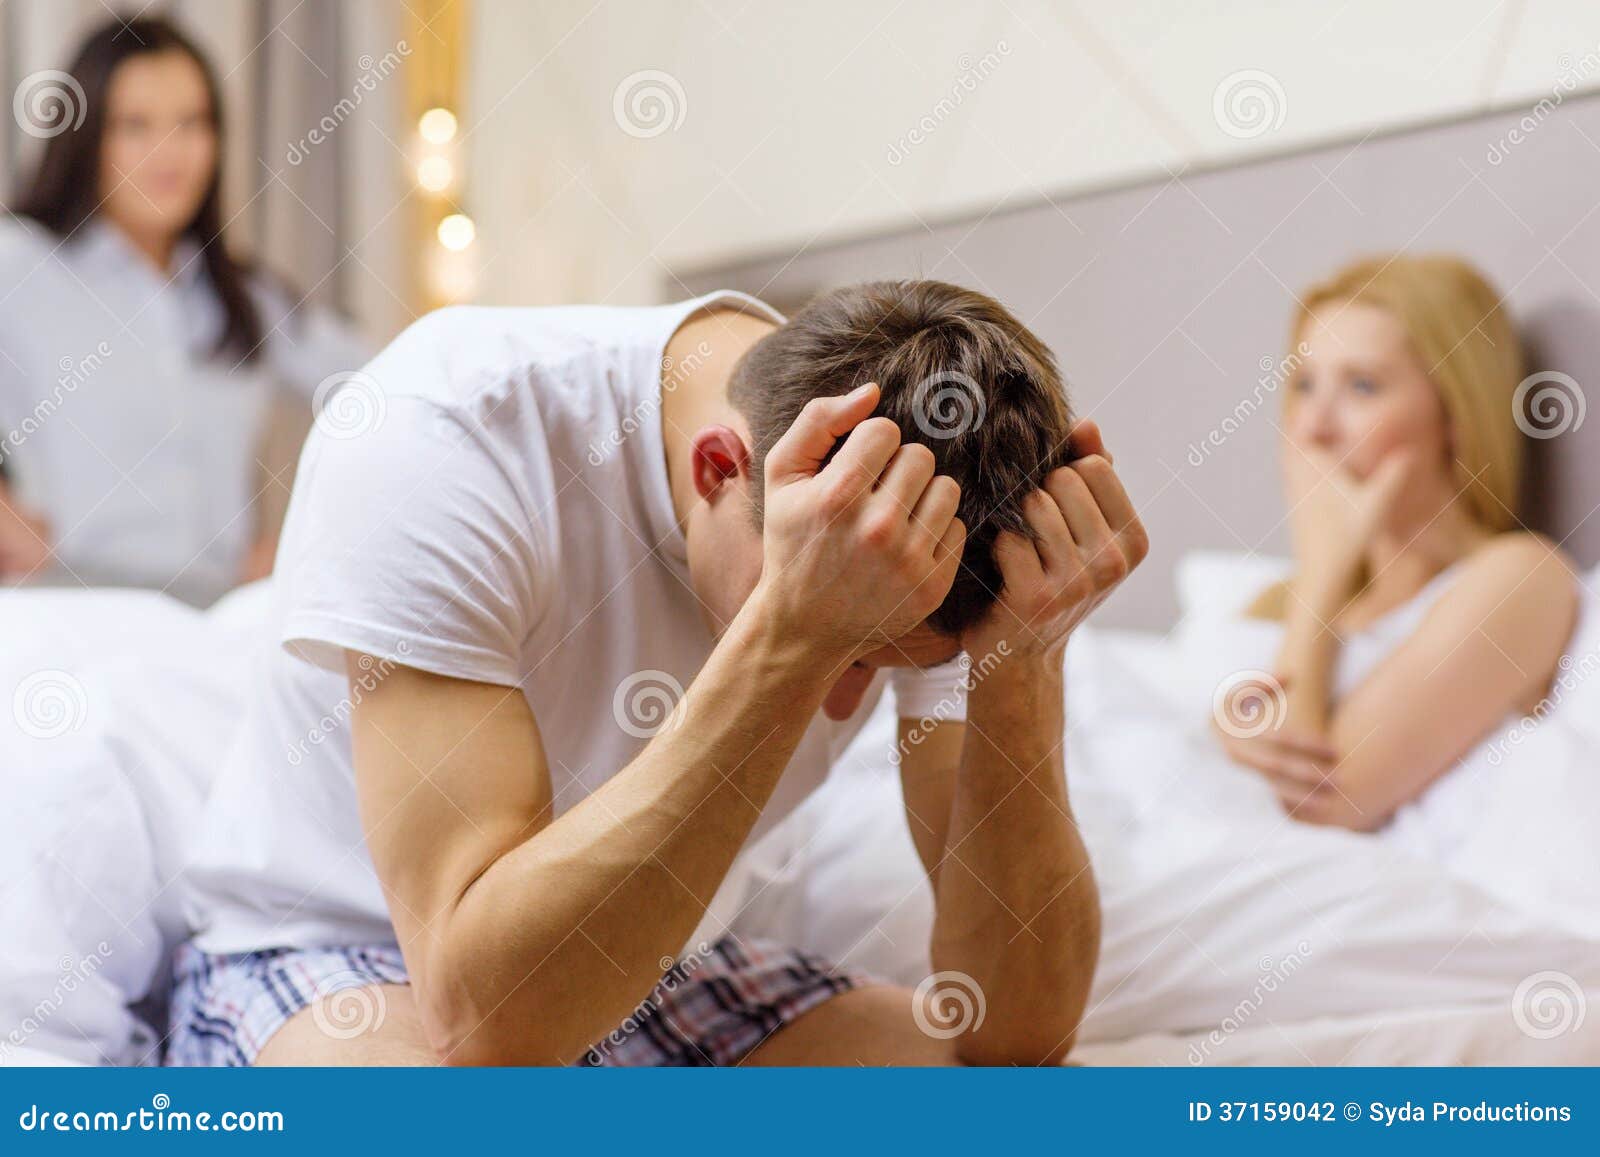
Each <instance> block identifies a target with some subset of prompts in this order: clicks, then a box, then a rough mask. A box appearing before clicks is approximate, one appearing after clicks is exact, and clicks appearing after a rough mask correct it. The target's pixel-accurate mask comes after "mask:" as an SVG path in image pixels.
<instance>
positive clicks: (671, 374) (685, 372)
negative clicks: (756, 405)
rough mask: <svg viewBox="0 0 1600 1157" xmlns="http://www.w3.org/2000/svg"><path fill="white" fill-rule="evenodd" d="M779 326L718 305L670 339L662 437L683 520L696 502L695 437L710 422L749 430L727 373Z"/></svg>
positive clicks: (675, 500) (663, 378) (676, 508)
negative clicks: (730, 390)
mask: <svg viewBox="0 0 1600 1157" xmlns="http://www.w3.org/2000/svg"><path fill="white" fill-rule="evenodd" d="M775 328H777V327H776V326H774V325H773V324H772V322H770V321H768V320H766V319H765V318H762V317H758V316H756V315H755V314H750V313H744V312H742V311H740V310H738V309H734V308H732V307H717V308H713V309H709V310H706V311H703V312H701V313H697V314H695V315H694V316H693V317H691V318H690V319H689V320H688V321H686V322H684V323H683V324H682V325H681V326H679V327H678V331H677V332H676V333H675V334H673V335H672V337H671V339H670V340H668V342H667V352H666V357H665V358H664V359H663V361H662V367H661V440H662V444H663V445H664V446H665V447H666V454H667V478H668V480H669V483H670V485H671V488H672V508H673V510H674V512H675V513H676V514H677V517H678V522H679V523H680V524H681V523H682V522H683V520H684V519H685V518H686V517H687V516H688V513H689V510H690V509H691V508H692V507H693V506H694V504H695V502H696V495H695V488H694V479H693V477H692V476H691V473H690V443H691V440H692V439H693V438H694V435H695V432H696V431H697V430H700V429H702V428H703V427H705V426H708V425H717V424H720V425H724V426H729V427H731V428H733V429H735V430H738V431H739V432H740V433H741V434H744V433H747V431H746V428H745V422H744V419H743V418H742V417H741V416H740V414H739V412H738V411H737V410H736V409H734V408H733V406H732V404H731V403H729V401H728V379H729V378H730V377H731V376H732V373H733V367H734V365H735V364H736V363H737V362H738V360H739V358H740V357H742V356H743V355H744V352H745V350H747V349H749V348H750V347H751V346H752V345H754V344H755V343H756V342H758V341H760V340H761V339H762V338H763V337H765V336H766V335H767V334H769V333H771V332H772V331H773V330H774V329H775Z"/></svg>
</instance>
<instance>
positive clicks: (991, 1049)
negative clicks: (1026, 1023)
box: [955, 1024, 1078, 1068]
mask: <svg viewBox="0 0 1600 1157" xmlns="http://www.w3.org/2000/svg"><path fill="white" fill-rule="evenodd" d="M1062 1031H1063V1033H1064V1035H1059V1036H1058V1035H1056V1034H1055V1033H1054V1032H1053V1031H1046V1032H1029V1033H1025V1034H1017V1035H1015V1036H1012V1037H1010V1038H1006V1037H1002V1036H997V1035H994V1034H985V1033H982V1032H973V1033H965V1034H963V1035H962V1036H960V1037H958V1038H957V1039H956V1041H955V1056H956V1061H957V1062H958V1063H960V1064H963V1065H970V1066H972V1067H974V1068H1021V1067H1024V1066H1026V1067H1028V1068H1039V1067H1042V1066H1043V1067H1047V1066H1052V1065H1059V1064H1061V1063H1062V1062H1063V1061H1064V1060H1066V1058H1067V1055H1068V1054H1069V1053H1070V1052H1072V1046H1073V1045H1074V1044H1076V1043H1077V1039H1078V1026H1077V1025H1076V1024H1074V1025H1072V1026H1071V1027H1068V1028H1065V1029H1063V1030H1062Z"/></svg>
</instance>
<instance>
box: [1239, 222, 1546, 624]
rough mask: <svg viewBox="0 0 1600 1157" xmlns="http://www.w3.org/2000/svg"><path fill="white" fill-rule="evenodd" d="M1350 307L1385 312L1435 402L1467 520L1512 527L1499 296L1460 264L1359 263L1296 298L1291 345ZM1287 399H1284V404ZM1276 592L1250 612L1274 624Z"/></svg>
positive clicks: (1514, 497)
mask: <svg viewBox="0 0 1600 1157" xmlns="http://www.w3.org/2000/svg"><path fill="white" fill-rule="evenodd" d="M1350 302H1354V303H1357V304H1360V305H1370V306H1375V307H1377V308H1379V309H1382V310H1384V311H1385V312H1386V313H1388V314H1389V315H1390V316H1391V317H1393V318H1394V319H1395V320H1396V321H1398V322H1399V323H1400V325H1401V327H1402V328H1403V329H1404V330H1405V331H1406V336H1407V338H1408V339H1409V341H1410V344H1411V349H1412V352H1413V353H1414V354H1415V355H1416V356H1417V358H1419V359H1420V360H1421V363H1422V365H1423V367H1424V369H1425V370H1426V371H1427V374H1428V378H1429V380H1430V381H1431V382H1432V383H1433V384H1434V387H1435V388H1436V389H1437V390H1438V391H1439V397H1440V400H1441V401H1442V402H1443V404H1444V411H1445V416H1446V418H1447V420H1448V421H1449V424H1450V430H1451V436H1452V443H1453V450H1454V453H1453V458H1454V468H1453V472H1454V475H1455V480H1456V486H1457V490H1458V492H1459V493H1460V494H1461V496H1462V498H1463V500H1464V502H1465V504H1466V511H1467V513H1468V514H1469V515H1470V516H1471V517H1472V519H1473V520H1474V521H1475V522H1477V523H1478V524H1479V525H1481V526H1483V527H1485V528H1486V529H1488V530H1491V531H1494V532H1497V533H1498V532H1500V531H1504V530H1509V529H1511V528H1512V527H1513V526H1515V525H1517V511H1518V509H1519V491H1520V490H1521V480H1522V462H1523V452H1524V446H1525V443H1524V439H1523V434H1522V431H1521V429H1520V428H1519V427H1518V425H1517V422H1516V417H1515V414H1514V412H1513V411H1514V406H1513V397H1514V395H1515V393H1516V389H1517V386H1518V384H1519V383H1520V382H1521V381H1522V379H1523V376H1524V372H1525V370H1524V358H1523V349H1522V341H1521V339H1520V338H1519V337H1518V335H1517V331H1516V328H1515V327H1514V326H1513V325H1512V322H1511V318H1510V317H1509V315H1508V314H1507V312H1506V310H1505V309H1504V307H1503V306H1502V305H1501V300H1500V294H1499V293H1498V292H1496V290H1495V289H1494V287H1493V286H1492V285H1490V284H1489V282H1488V280H1487V279H1486V278H1485V277H1484V276H1483V275H1482V274H1481V273H1479V272H1478V271H1477V270H1476V269H1474V268H1473V267H1472V266H1471V265H1470V264H1469V263H1468V262H1466V261H1463V260H1461V259H1460V258H1459V257H1449V256H1442V255H1433V256H1417V257H1413V256H1410V255H1407V254H1403V253H1397V254H1392V255H1389V256H1379V257H1368V258H1363V259H1361V260H1359V261H1355V262H1352V263H1351V264H1349V265H1346V266H1345V267H1344V268H1342V269H1340V270H1339V271H1338V272H1337V273H1335V274H1333V275H1332V276H1331V277H1329V278H1327V279H1326V280H1324V281H1321V282H1319V283H1317V284H1316V285H1314V286H1312V287H1311V288H1310V289H1309V290H1308V291H1307V292H1306V293H1304V294H1302V295H1301V298H1300V307H1299V310H1298V311H1297V312H1296V314H1295V317H1294V321H1293V324H1292V325H1291V326H1290V331H1289V340H1290V345H1291V346H1295V345H1296V343H1297V342H1299V340H1300V338H1301V335H1302V334H1303V333H1304V332H1305V327H1306V324H1307V322H1309V321H1310V320H1311V316H1312V314H1314V313H1315V312H1316V311H1318V310H1320V309H1322V308H1324V307H1326V306H1329V305H1337V304H1340V303H1350ZM1296 348H1298V347H1296ZM1294 398H1295V393H1294V392H1293V391H1290V393H1289V394H1288V397H1287V398H1286V399H1285V403H1284V404H1285V406H1291V405H1293V404H1294ZM1285 594H1286V592H1285V591H1284V590H1282V589H1280V588H1274V589H1270V590H1268V591H1266V592H1264V593H1263V595H1262V597H1261V598H1260V599H1259V600H1258V601H1257V603H1256V605H1255V607H1254V608H1253V613H1255V614H1257V615H1259V616H1262V617H1269V618H1275V617H1278V616H1279V615H1280V614H1281V607H1282V605H1283V596H1284V595H1285Z"/></svg>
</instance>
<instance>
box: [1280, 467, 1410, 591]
mask: <svg viewBox="0 0 1600 1157" xmlns="http://www.w3.org/2000/svg"><path fill="white" fill-rule="evenodd" d="M1412 457H1413V455H1412V453H1411V452H1410V451H1409V450H1406V449H1400V450H1394V451H1391V452H1390V453H1389V454H1387V455H1385V456H1384V458H1383V459H1381V460H1380V461H1379V463H1378V465H1377V468H1376V469H1374V470H1373V471H1372V473H1370V474H1369V475H1367V477H1365V478H1358V477H1356V475H1355V474H1353V473H1352V472H1351V471H1350V470H1349V469H1348V468H1347V467H1346V466H1345V465H1344V463H1343V462H1342V460H1340V459H1339V458H1337V457H1336V456H1335V455H1333V454H1332V453H1330V452H1329V451H1327V450H1323V449H1320V448H1318V447H1314V446H1300V445H1296V444H1293V443H1291V444H1290V446H1289V448H1288V452H1287V453H1286V454H1285V456H1284V471H1285V474H1286V481H1287V484H1288V490H1289V503H1290V510H1289V526H1290V531H1291V534H1292V537H1293V539H1294V554H1295V563H1296V570H1297V573H1298V575H1299V576H1300V580H1301V583H1302V584H1303V585H1304V587H1305V588H1306V590H1307V592H1309V593H1312V594H1315V595H1318V596H1322V597H1326V598H1338V599H1340V600H1341V601H1342V596H1344V595H1347V594H1349V588H1350V586H1351V585H1352V584H1353V582H1354V580H1355V576H1356V572H1357V570H1358V569H1359V567H1360V564H1361V559H1362V556H1363V555H1364V554H1365V553H1366V550H1367V547H1368V546H1369V545H1370V544H1371V542H1372V540H1373V537H1374V536H1375V535H1376V534H1377V533H1378V531H1379V530H1380V529H1381V528H1382V527H1383V525H1384V523H1385V521H1386V520H1387V519H1388V516H1389V513H1390V511H1391V510H1393V509H1394V504H1395V500H1396V499H1397V498H1398V497H1399V495H1400V491H1401V489H1402V487H1403V485H1404V483H1405V480H1406V477H1407V476H1408V474H1409V473H1410V466H1411V460H1412Z"/></svg>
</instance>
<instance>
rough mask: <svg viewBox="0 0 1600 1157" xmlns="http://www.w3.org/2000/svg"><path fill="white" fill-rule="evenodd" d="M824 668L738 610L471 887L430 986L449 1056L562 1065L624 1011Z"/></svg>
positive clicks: (747, 821)
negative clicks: (653, 729) (656, 726)
mask: <svg viewBox="0 0 1600 1157" xmlns="http://www.w3.org/2000/svg"><path fill="white" fill-rule="evenodd" d="M754 601H755V600H752V604H753V603H754ZM833 665H834V664H833V662H832V661H831V660H829V659H827V658H825V657H820V656H818V655H817V654H815V653H813V652H811V651H808V650H806V649H805V648H804V647H803V646H801V645H800V644H797V643H795V642H794V641H793V640H780V639H777V638H774V637H773V632H771V631H769V630H767V629H766V628H765V626H764V625H763V622H762V619H761V615H760V611H759V608H757V607H755V606H753V605H750V606H747V608H746V611H745V612H744V613H741V614H740V616H739V617H738V618H737V619H736V620H735V621H734V623H733V624H732V626H731V627H730V628H729V630H728V632H727V635H726V636H725V637H724V639H723V640H722V642H721V643H720V644H719V646H718V647H717V649H716V651H715V652H714V653H713V655H712V656H711V658H710V659H709V660H708V661H707V663H706V665H705V667H704V668H703V669H702V670H701V672H700V674H699V676H698V677H697V678H696V679H695V681H694V683H693V685H692V686H691V687H690V688H689V690H688V692H687V693H686V695H685V702H684V703H683V704H680V706H679V708H678V711H677V712H676V713H675V715H674V716H673V717H672V718H671V719H670V720H669V722H668V723H667V725H666V726H665V727H664V728H663V729H662V731H661V732H659V733H658V734H657V735H656V736H655V737H654V738H653V739H652V740H651V742H650V745H649V746H648V747H647V748H646V749H645V750H644V751H643V752H642V753H641V754H640V755H639V756H638V758H636V759H635V760H634V761H633V762H632V763H630V764H629V765H628V766H627V767H626V768H625V769H623V770H622V771H621V772H619V773H618V774H617V775H616V777H614V778H613V779H612V780H610V781H609V782H607V783H606V784H605V785H604V786H603V787H601V788H600V789H599V790H598V791H596V792H595V793H594V794H593V795H592V796H590V797H589V798H587V799H586V800H584V801H583V802H581V803H579V804H578V805H576V806H575V807H574V808H573V809H572V810H571V811H569V812H567V813H565V814H564V815H562V816H561V817H560V818H559V819H557V820H556V821H555V822H554V823H552V824H551V825H550V826H549V827H547V828H545V829H544V830H542V831H540V832H539V833H538V834H536V835H534V836H532V837H531V838H528V839H525V840H524V841H522V842H521V843H520V844H519V845H517V846H516V847H515V848H513V849H512V850H511V851H509V852H508V853H507V854H506V855H504V856H502V857H501V858H500V859H499V860H497V861H496V862H495V863H494V864H492V865H491V866H490V867H489V868H488V870H487V871H485V872H484V873H483V874H482V875H481V876H480V877H479V878H478V879H477V880H476V881H474V882H473V884H472V885H471V886H470V887H469V888H468V889H467V890H466V892H465V893H464V894H463V895H462V897H461V899H460V902H459V904H458V905H457V906H456V907H455V908H454V909H453V911H451V913H450V914H449V918H448V921H447V922H446V925H445V927H444V928H443V930H442V946H443V952H442V955H441V956H439V957H438V958H437V959H438V968H437V969H436V971H437V972H440V973H448V975H436V976H435V977H433V978H432V979H433V980H434V982H435V983H434V984H433V985H432V986H431V987H433V988H434V989H435V991H440V992H442V993H444V996H443V998H442V999H443V1006H444V1007H443V1011H442V1013H441V1016H440V1019H441V1020H442V1021H443V1022H444V1023H446V1024H447V1025H448V1026H449V1028H448V1030H447V1033H446V1035H447V1036H448V1038H449V1043H448V1044H447V1046H446V1048H445V1049H444V1050H442V1051H445V1052H449V1053H450V1054H451V1055H450V1056H449V1057H448V1058H447V1059H448V1060H450V1061H453V1062H455V1063H524V1064H549V1063H566V1062H570V1061H572V1060H573V1059H575V1058H576V1057H578V1056H579V1055H581V1054H582V1052H583V1050H584V1049H585V1048H587V1047H588V1046H589V1045H591V1044H593V1043H594V1041H596V1040H598V1039H599V1038H600V1037H601V1036H602V1035H603V1034H604V1033H605V1031H606V1030H608V1029H609V1028H611V1027H612V1026H614V1025H616V1024H618V1023H619V1022H621V1021H622V1020H623V1018H624V1017H626V1016H627V1014H628V1013H629V1012H630V1011H632V1010H633V1009H634V1007H635V1006H636V1005H637V1004H638V1002H639V1001H640V1000H641V999H642V998H644V997H645V996H646V995H647V994H648V992H649V990H650V988H651V986H652V985H653V984H654V983H655V981H656V980H657V979H658V978H659V976H660V974H661V972H662V970H663V961H666V960H668V959H670V958H671V957H674V956H675V955H676V954H677V953H678V952H679V951H680V949H681V948H682V947H683V945H684V943H685V942H686V941H687V940H688V938H689V936H690V935H691V934H692V933H693V931H694V928H695V926H696V924H697V923H698V922H699V920H700V918H701V917H702V915H703V914H704V912H705V908H706V905H707V904H708V903H709V902H710V900H711V897H712V895H713V894H714V893H715V892H716V889H717V887H718V885H719V884H720V883H721V882H722V879H723V877H724V876H725V875H726V874H727V871H728V869H729V867H730V865H731V864H732V862H733V859H734V857H735V855H736V854H737V853H738V851H739V848H740V847H741V846H742V845H743V843H744V841H745V839H746V837H747V836H748V835H749V833H750V831H751V829H752V827H753V826H754V824H755V822H756V819H757V818H758V817H759V816H760V814H761V810H762V808H763V807H764V806H765V804H766V802H767V800H768V798H769V796H770V795H771V793H772V790H773V788H774V787H775V786H776V784H777V782H778V779H779V778H780V777H781V775H782V774H783V770H784V768H785V766H786V765H787V764H788V761H789V758H790V756H791V754H792V753H793V751H794V749H795V747H796V745H797V744H798V742H799V740H800V737H801V736H802V734H803V733H804V731H805V728H806V725H807V724H808V723H809V722H810V720H811V718H812V716H813V714H814V713H815V712H816V710H817V708H818V706H819V705H820V703H821V700H822V697H823V695H824V694H825V693H826V690H827V687H828V685H829V683H830V682H831V679H832V677H833V676H834V675H835V674H836V672H834V671H833V670H832V667H833Z"/></svg>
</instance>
